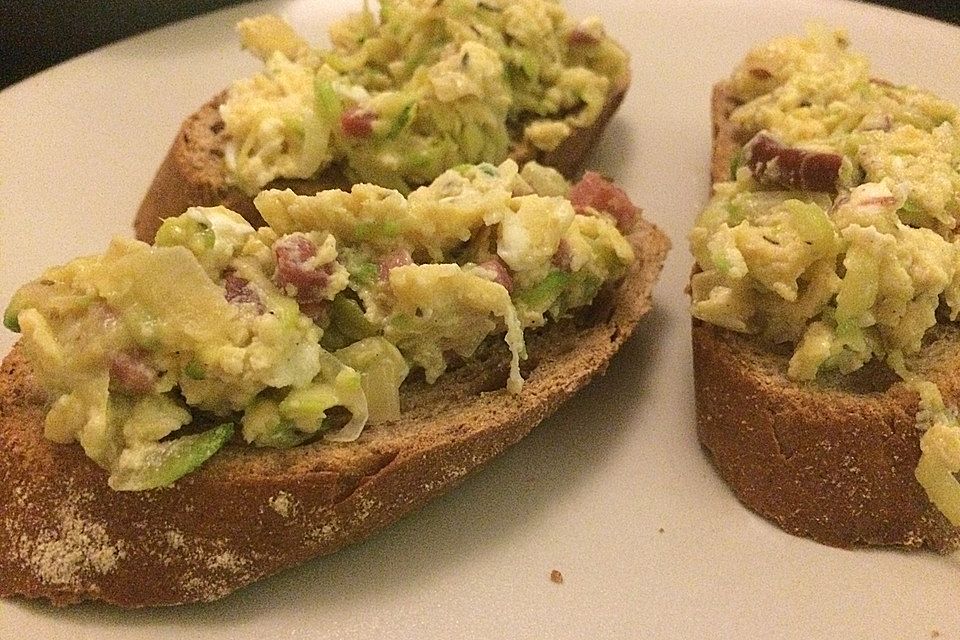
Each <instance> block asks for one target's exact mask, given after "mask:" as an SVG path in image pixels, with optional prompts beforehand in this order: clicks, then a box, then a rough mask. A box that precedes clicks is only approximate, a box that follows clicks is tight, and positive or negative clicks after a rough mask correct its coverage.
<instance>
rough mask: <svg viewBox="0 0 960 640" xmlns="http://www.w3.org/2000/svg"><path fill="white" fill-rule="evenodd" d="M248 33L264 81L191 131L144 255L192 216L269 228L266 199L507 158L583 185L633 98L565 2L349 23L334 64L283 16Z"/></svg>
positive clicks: (398, 0) (411, 178)
mask: <svg viewBox="0 0 960 640" xmlns="http://www.w3.org/2000/svg"><path fill="white" fill-rule="evenodd" d="M238 29H239V31H240V35H241V40H242V44H243V46H244V47H245V48H247V49H249V50H251V51H252V52H253V53H255V54H256V55H257V56H259V57H260V58H261V59H262V60H263V61H264V67H265V68H264V71H263V72H262V73H260V74H258V75H256V76H255V77H253V78H247V79H242V80H239V81H237V82H236V83H234V84H233V85H232V86H231V87H230V88H229V89H228V90H226V91H223V92H222V93H220V94H218V95H216V96H214V97H213V98H212V99H211V100H210V101H209V102H208V103H206V104H205V105H203V106H202V107H201V108H200V109H199V110H198V111H197V112H195V113H194V114H192V115H191V116H189V117H188V118H187V119H186V120H185V121H184V122H183V124H182V126H181V128H180V131H179V132H178V133H177V135H176V138H175V139H174V141H173V144H172V145H171V147H170V149H169V151H168V153H167V155H166V157H165V158H164V160H163V162H162V164H161V165H160V167H159V169H158V171H157V174H156V176H155V178H154V180H153V182H152V184H151V186H150V188H149V190H148V191H147V193H146V195H145V196H144V198H143V201H142V203H141V205H140V208H139V211H138V212H137V216H136V220H135V223H134V228H135V233H136V237H137V238H139V239H141V240H146V241H149V240H152V239H153V236H154V234H155V233H156V230H157V228H158V227H159V225H160V224H161V222H162V220H163V219H164V218H166V217H169V216H175V215H179V214H180V213H182V212H183V211H184V210H185V209H186V208H187V207H189V206H194V205H202V206H212V205H217V204H223V205H225V206H227V207H228V208H230V209H232V210H235V211H237V212H238V213H240V214H241V215H243V216H245V217H246V218H247V219H248V220H250V221H251V222H252V223H254V225H255V226H256V225H258V224H260V223H261V222H262V221H261V219H260V218H259V215H258V214H257V211H256V208H255V207H254V206H253V203H252V197H253V195H255V194H256V193H257V192H258V191H259V190H261V189H264V188H279V189H285V188H289V189H292V190H294V191H295V192H297V193H302V194H312V193H316V192H317V191H319V190H321V189H327V188H344V187H348V186H349V185H351V184H353V183H358V182H372V183H375V184H379V185H381V186H385V187H390V188H396V189H398V190H400V191H402V192H407V191H409V190H410V189H412V188H415V187H416V186H418V185H422V184H426V183H429V182H430V181H431V180H432V179H434V178H435V177H436V176H437V175H439V174H440V173H441V172H442V171H443V170H445V169H448V168H450V167H453V166H456V165H458V164H462V163H470V164H473V163H478V162H492V163H494V164H497V163H499V162H501V161H502V160H504V159H505V158H507V157H509V158H512V159H513V160H515V161H517V162H518V163H519V164H523V163H525V162H527V161H529V160H536V161H538V162H540V163H541V164H545V165H548V166H551V167H554V168H556V169H558V170H559V171H560V172H561V173H563V174H564V175H565V176H566V177H567V178H570V179H573V178H575V177H576V175H577V174H578V172H580V171H582V170H583V168H584V163H585V160H586V157H587V155H588V154H589V152H590V151H591V149H592V148H593V147H594V145H595V144H596V143H597V141H598V140H599V138H600V136H601V134H602V132H603V130H604V128H605V127H606V125H607V123H608V122H609V121H610V118H611V117H612V116H613V115H614V113H615V112H616V110H617V108H618V107H619V105H620V103H621V101H622V100H623V98H624V95H625V94H626V92H627V89H628V87H629V84H630V71H629V60H628V56H627V54H626V52H625V51H624V50H623V48H622V47H620V46H619V45H618V44H616V43H615V42H614V41H613V40H612V39H611V38H610V37H608V36H607V35H606V33H605V31H604V29H603V26H602V24H601V23H600V21H599V20H598V19H597V18H586V19H584V20H581V21H579V22H575V21H574V20H573V19H572V18H570V17H569V16H568V15H567V14H566V13H565V11H564V10H563V9H562V8H561V7H560V6H559V4H558V3H557V2H556V1H555V0H531V1H530V2H523V3H509V2H504V1H503V0H491V1H490V2H482V3H463V2H446V3H435V2H426V1H425V0H389V1H385V2H382V3H381V9H380V12H379V15H377V16H374V14H373V13H372V12H371V11H370V10H369V9H367V8H364V10H363V11H362V12H361V13H358V14H356V15H352V16H349V17H348V18H346V19H344V20H343V21H341V22H338V23H335V24H334V25H333V26H332V27H331V41H332V47H331V48H330V49H324V50H321V49H317V48H314V47H311V46H310V45H309V44H308V43H307V42H305V41H304V40H303V39H302V38H300V36H298V35H297V34H296V33H295V32H294V30H293V29H292V28H291V27H290V26H289V25H287V24H286V23H285V22H283V21H282V20H280V19H279V18H276V17H273V16H261V17H259V18H255V19H248V20H245V21H242V22H241V23H240V24H239V25H238ZM422 33H435V34H437V37H436V38H435V39H432V40H429V41H428V40H427V39H425V38H422V37H421V36H420V35H418V34H422Z"/></svg>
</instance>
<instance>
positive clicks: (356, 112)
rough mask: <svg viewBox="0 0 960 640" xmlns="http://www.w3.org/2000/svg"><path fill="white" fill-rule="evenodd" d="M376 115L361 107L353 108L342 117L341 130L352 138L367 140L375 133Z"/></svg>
mask: <svg viewBox="0 0 960 640" xmlns="http://www.w3.org/2000/svg"><path fill="white" fill-rule="evenodd" d="M375 119H376V114H374V113H371V112H370V111H367V110H366V109H362V108H360V107H351V108H349V109H347V110H346V111H344V112H343V114H342V115H341V116H340V129H342V130H343V133H344V134H345V135H347V136H350V137H352V138H366V137H367V136H369V135H370V134H371V133H373V121H374V120H375Z"/></svg>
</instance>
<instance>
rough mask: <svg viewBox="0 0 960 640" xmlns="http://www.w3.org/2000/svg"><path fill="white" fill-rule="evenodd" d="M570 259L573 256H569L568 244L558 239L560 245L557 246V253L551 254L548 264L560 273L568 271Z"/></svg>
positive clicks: (564, 240) (563, 239) (562, 239)
mask: <svg viewBox="0 0 960 640" xmlns="http://www.w3.org/2000/svg"><path fill="white" fill-rule="evenodd" d="M572 258H573V256H572V255H570V243H569V242H567V240H566V239H565V238H560V244H558V245H557V252H556V253H554V254H553V258H551V259H550V262H551V263H552V264H553V266H555V267H556V268H558V269H560V270H561V271H569V270H570V260H571V259H572Z"/></svg>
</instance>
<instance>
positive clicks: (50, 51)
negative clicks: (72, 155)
mask: <svg viewBox="0 0 960 640" xmlns="http://www.w3.org/2000/svg"><path fill="white" fill-rule="evenodd" d="M244 1H247V0H147V1H146V2H139V3H136V4H134V3H132V2H131V3H127V5H124V4H123V3H115V2H104V1H103V0H64V1H63V2H58V3H49V2H47V1H46V0H24V1H23V2H18V3H14V2H5V3H4V5H3V6H0V88H3V87H6V86H9V85H11V84H13V83H14V82H17V81H18V80H21V79H23V78H26V77H27V76H30V75H32V74H34V73H37V72H38V71H41V70H42V69H45V68H47V67H49V66H51V65H54V64H56V63H58V62H61V61H63V60H66V59H68V58H71V57H73V56H76V55H79V54H81V53H83V52H85V51H89V50H91V49H95V48H97V47H99V46H102V45H105V44H108V43H110V42H114V41H116V40H120V39H122V38H125V37H127V36H130V35H134V34H136V33H140V32H143V31H147V30H149V29H152V28H154V27H158V26H160V25H163V24H167V23H169V22H173V21H176V20H182V19H184V18H188V17H191V16H194V15H197V14H200V13H204V12H207V11H212V10H214V9H218V8H221V7H226V6H230V5H235V4H242V3H243V2H244ZM318 1H322V0H318ZM694 1H696V0H694ZM771 1H773V2H776V1H778V0H771ZM872 2H873V3H874V4H882V5H886V6H889V7H894V8H897V9H901V10H904V11H909V12H911V13H917V14H920V15H925V16H927V17H930V18H934V19H937V20H942V21H944V22H950V23H953V24H958V25H960V2H957V0H872ZM358 4H359V2H358ZM123 6H129V9H128V10H123V9H122V8H118V7H123Z"/></svg>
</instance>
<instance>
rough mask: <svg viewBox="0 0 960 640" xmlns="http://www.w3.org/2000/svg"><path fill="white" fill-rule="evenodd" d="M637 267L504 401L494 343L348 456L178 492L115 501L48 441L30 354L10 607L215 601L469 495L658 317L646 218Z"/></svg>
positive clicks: (1, 527) (19, 397) (214, 472)
mask: <svg viewBox="0 0 960 640" xmlns="http://www.w3.org/2000/svg"><path fill="white" fill-rule="evenodd" d="M629 238H630V241H631V243H632V244H633V245H634V247H635V250H636V254H637V260H636V261H635V262H634V264H633V265H632V266H631V268H630V271H629V272H628V274H627V275H626V277H625V278H624V280H623V281H622V283H620V284H619V285H618V286H617V287H616V288H614V289H610V290H608V291H605V292H602V293H601V294H600V295H599V296H598V298H597V300H596V301H595V303H594V305H593V306H592V307H590V308H588V309H585V310H584V312H583V313H581V315H578V316H576V317H574V318H570V319H566V320H563V321H561V322H559V323H556V324H553V325H550V326H548V327H547V328H545V329H543V330H541V331H539V332H533V331H531V332H528V335H527V345H528V351H529V359H528V360H527V362H526V367H527V370H526V372H525V377H526V382H525V383H524V385H523V388H522V391H521V392H520V393H519V394H511V393H509V392H507V391H506V390H504V388H503V387H504V384H505V381H506V377H507V374H508V369H509V362H510V357H509V353H508V351H507V349H506V346H505V345H503V344H494V345H491V346H490V347H489V349H487V350H486V351H485V352H484V353H483V354H481V355H480V356H479V357H477V358H475V359H473V360H471V361H469V362H467V363H466V364H464V365H462V366H461V367H460V368H458V369H455V370H453V371H449V372H448V373H446V374H444V375H443V376H441V378H440V380H439V381H438V382H437V383H436V384H434V385H428V384H426V383H425V382H422V381H420V382H417V381H411V382H408V383H405V385H404V387H402V391H401V393H402V403H403V413H402V416H401V418H400V419H399V420H397V421H394V422H389V423H385V424H380V425H370V426H368V427H367V428H366V429H365V430H364V432H363V434H362V435H361V437H360V438H359V439H358V440H357V441H355V442H351V443H346V444H333V443H328V442H322V441H321V442H316V443H313V444H307V445H303V446H301V447H296V448H293V449H288V450H276V449H256V448H254V447H249V446H239V445H237V446H233V445H228V446H227V447H226V448H225V449H224V450H222V451H221V452H220V453H218V454H217V455H216V456H214V457H213V458H212V459H211V460H210V461H209V462H208V463H207V464H206V465H205V466H204V467H202V468H201V469H200V470H198V471H196V472H194V473H192V474H190V475H188V476H186V477H184V478H183V479H181V480H180V481H179V482H177V483H176V484H175V485H174V486H173V487H171V488H167V489H158V490H153V491H144V492H114V491H112V490H110V489H109V488H108V486H107V483H106V473H105V472H104V471H103V470H101V469H100V468H99V467H97V466H96V465H95V464H94V463H93V462H91V460H89V459H88V458H87V457H86V456H85V455H84V453H83V451H82V449H81V447H80V446H78V445H57V444H53V443H52V442H50V441H48V440H45V439H44V437H43V419H44V414H45V411H46V406H45V398H46V396H45V394H44V392H43V390H42V389H41V388H40V387H39V385H38V383H37V380H36V379H35V378H34V376H33V374H32V373H31V369H30V366H29V365H28V363H27V361H26V360H25V359H24V358H23V355H22V353H21V351H20V349H19V348H17V347H15V348H14V350H13V351H12V352H11V353H10V355H8V356H7V358H6V359H5V360H4V363H3V367H2V373H0V516H2V524H0V595H2V596H10V595H17V594H19V595H23V596H26V597H31V598H45V599H48V600H50V601H52V602H53V603H54V604H57V605H65V604H70V603H74V602H78V601H81V600H102V601H106V602H110V603H113V604H117V605H121V606H125V607H141V606H153V605H172V604H179V603H186V602H196V601H209V600H213V599H216V598H220V597H222V596H224V595H226V594H228V593H230V592H231V591H234V590H236V589H238V588H240V587H243V586H244V585H247V584H249V583H251V582H253V581H255V580H257V579H259V578H262V577H264V576H268V575H270V574H273V573H276V572H278V571H280V570H282V569H284V568H287V567H291V566H293V565H297V564H299V563H302V562H304V561H306V560H308V559H310V558H313V557H315V556H319V555H322V554H327V553H330V552H332V551H335V550H337V549H338V548H340V547H342V546H344V545H346V544H349V543H351V542H354V541H357V540H359V539H361V538H363V537H365V536H367V535H369V534H370V533H372V532H374V531H376V530H378V529H380V528H382V527H384V526H386V525H387V524H389V523H391V522H393V521H395V520H397V519H398V518H400V517H401V516H403V515H404V514H406V513H408V512H410V511H412V510H414V509H417V508H418V507H420V506H422V505H423V504H424V503H426V502H427V501H428V500H430V499H431V498H433V497H435V496H438V495H440V494H441V493H443V492H445V491H447V490H449V489H450V488H452V487H454V486H455V485H457V484H458V483H459V482H460V481H461V480H462V479H463V478H464V476H466V475H467V474H469V473H470V472H472V471H473V470H475V469H477V468H478V467H481V466H482V465H484V464H485V463H486V462H487V461H489V460H490V459H492V458H494V457H495V456H497V455H498V454H499V453H501V452H502V451H503V450H504V449H506V448H507V447H509V446H510V445H511V444H513V443H515V442H516V441H518V440H519V439H521V438H522V437H523V436H524V435H526V434H527V433H528V432H529V431H530V430H531V429H532V428H533V427H534V426H535V425H536V424H537V423H539V422H540V421H541V420H543V419H544V418H545V417H547V416H548V415H550V414H551V413H552V412H553V411H554V410H555V409H556V408H557V407H558V405H559V404H560V403H561V402H563V401H564V400H566V399H567V398H569V397H570V396H571V395H572V394H573V393H574V392H575V391H577V390H578V389H579V388H581V387H582V386H584V385H585V384H587V382H588V381H589V380H590V379H591V378H592V377H593V376H595V375H597V374H599V373H602V372H603V371H604V370H605V369H606V367H607V364H608V363H609V361H610V359H611V357H612V356H613V355H614V353H616V351H617V350H618V349H619V348H620V346H621V345H622V344H623V343H624V342H625V341H626V340H627V339H628V338H629V337H630V335H631V334H632V332H633V330H634V328H635V327H636V325H637V323H638V321H639V320H640V318H641V316H643V315H644V314H645V313H646V312H647V310H648V309H649V308H650V304H651V302H650V296H651V290H652V288H653V284H654V281H655V280H656V278H657V276H658V274H659V272H660V269H661V267H662V265H663V261H664V258H665V255H666V253H667V250H668V249H669V241H668V240H667V238H666V237H665V236H664V235H663V234H662V233H661V232H660V231H659V230H658V229H657V228H656V227H654V226H653V225H652V224H650V223H648V222H646V221H642V220H641V221H638V224H637V227H636V230H635V231H634V232H633V233H632V234H631V235H630V236H629Z"/></svg>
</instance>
